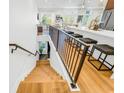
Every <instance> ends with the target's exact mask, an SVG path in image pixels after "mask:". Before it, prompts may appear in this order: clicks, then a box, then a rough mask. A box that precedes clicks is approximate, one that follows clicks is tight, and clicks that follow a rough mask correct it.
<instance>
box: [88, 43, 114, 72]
mask: <svg viewBox="0 0 124 93" xmlns="http://www.w3.org/2000/svg"><path fill="white" fill-rule="evenodd" d="M95 49H96V50H98V51H100V52H101V53H100V55H99V57H98V59H94V58H93V53H94V50H95ZM102 54H105V56H104V58H101V56H102ZM108 55H114V48H113V47H112V46H109V45H107V44H96V45H93V48H92V50H91V53H90V55H89V57H88V61H89V62H90V63H91V64H92V65H93V66H94V67H95V68H96V69H97V70H99V71H109V70H112V69H113V67H114V65H112V64H110V63H108V62H107V61H106V58H107V56H108ZM91 57H92V58H93V59H91ZM100 60H102V61H100ZM94 61H98V62H101V63H100V66H99V67H97V66H96V65H95V64H93V62H94ZM104 63H107V64H108V65H109V66H110V67H111V68H109V67H108V66H106V65H104ZM103 65H104V66H105V67H107V69H101V68H102V66H103Z"/></svg>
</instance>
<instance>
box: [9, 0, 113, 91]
mask: <svg viewBox="0 0 124 93" xmlns="http://www.w3.org/2000/svg"><path fill="white" fill-rule="evenodd" d="M9 35H10V36H9V38H10V40H9V57H10V58H9V61H10V62H9V72H10V77H9V82H10V83H9V88H10V93H114V70H115V69H114V65H115V64H114V0H10V34H9Z"/></svg>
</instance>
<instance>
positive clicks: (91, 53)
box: [88, 46, 95, 61]
mask: <svg viewBox="0 0 124 93" xmlns="http://www.w3.org/2000/svg"><path fill="white" fill-rule="evenodd" d="M94 50H95V48H94V46H93V48H92V50H91V52H90V54H89V57H88V61H90V57H91V56H92V55H93V52H94Z"/></svg>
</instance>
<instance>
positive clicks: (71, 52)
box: [68, 39, 74, 73]
mask: <svg viewBox="0 0 124 93" xmlns="http://www.w3.org/2000/svg"><path fill="white" fill-rule="evenodd" d="M73 47H74V41H73V39H72V41H71V50H70V57H69V60H68V61H69V62H70V64H69V71H70V73H71V70H70V66H71V64H72V63H73V61H72V60H71V59H72V56H73V55H72V54H73Z"/></svg>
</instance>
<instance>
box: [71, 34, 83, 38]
mask: <svg viewBox="0 0 124 93" xmlns="http://www.w3.org/2000/svg"><path fill="white" fill-rule="evenodd" d="M71 35H72V36H73V37H75V38H83V35H80V34H71Z"/></svg>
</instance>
